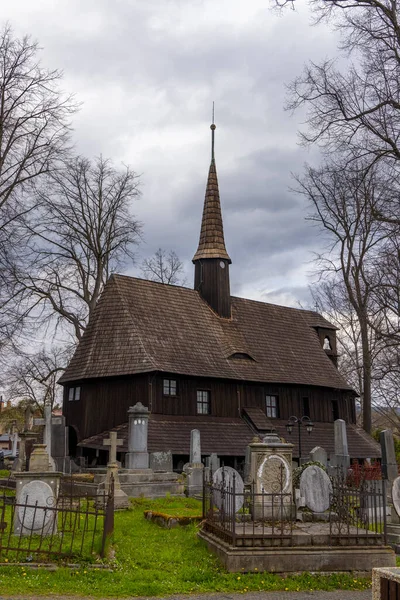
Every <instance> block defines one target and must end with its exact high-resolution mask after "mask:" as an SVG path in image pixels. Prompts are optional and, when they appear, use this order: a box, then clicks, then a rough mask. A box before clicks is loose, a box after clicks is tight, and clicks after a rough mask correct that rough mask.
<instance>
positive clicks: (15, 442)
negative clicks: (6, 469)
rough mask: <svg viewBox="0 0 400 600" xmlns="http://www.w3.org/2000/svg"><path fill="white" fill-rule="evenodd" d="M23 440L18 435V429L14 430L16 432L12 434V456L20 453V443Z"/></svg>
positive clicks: (14, 456)
mask: <svg viewBox="0 0 400 600" xmlns="http://www.w3.org/2000/svg"><path fill="white" fill-rule="evenodd" d="M20 441H21V438H20V437H19V435H18V431H14V433H13V434H12V435H11V442H12V446H11V456H12V458H16V457H17V454H18V443H19V442H20Z"/></svg>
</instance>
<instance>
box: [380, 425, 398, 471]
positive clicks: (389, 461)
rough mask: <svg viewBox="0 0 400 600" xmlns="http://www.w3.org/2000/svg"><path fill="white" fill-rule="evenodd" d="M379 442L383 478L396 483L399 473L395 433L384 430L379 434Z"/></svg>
mask: <svg viewBox="0 0 400 600" xmlns="http://www.w3.org/2000/svg"><path fill="white" fill-rule="evenodd" d="M379 441H380V444H381V449H382V471H383V477H384V478H385V479H388V480H389V481H394V480H395V479H396V478H397V476H398V474H399V472H398V466H397V461H396V453H395V450H394V440H393V432H392V430H391V429H384V430H383V431H381V432H380V434H379Z"/></svg>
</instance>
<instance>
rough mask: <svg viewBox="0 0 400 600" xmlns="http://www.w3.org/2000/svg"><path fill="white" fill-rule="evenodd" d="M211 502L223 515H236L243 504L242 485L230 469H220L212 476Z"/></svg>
mask: <svg viewBox="0 0 400 600" xmlns="http://www.w3.org/2000/svg"><path fill="white" fill-rule="evenodd" d="M213 501H214V504H215V505H216V506H217V508H218V509H219V510H220V511H224V513H225V514H234V513H237V512H238V511H239V510H240V509H241V508H242V506H243V503H244V483H243V479H242V478H241V477H240V475H239V473H238V472H237V471H235V469H233V468H232V467H220V468H219V469H218V470H217V471H216V472H215V473H214V475H213Z"/></svg>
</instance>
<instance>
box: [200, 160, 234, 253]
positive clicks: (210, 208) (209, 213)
mask: <svg viewBox="0 0 400 600" xmlns="http://www.w3.org/2000/svg"><path fill="white" fill-rule="evenodd" d="M201 258H224V259H226V260H228V261H229V262H231V259H230V258H229V255H228V253H227V251H226V248H225V240H224V227H223V223H222V214H221V202H220V199H219V190H218V178H217V169H216V167H215V160H214V159H213V160H212V161H211V165H210V170H209V172H208V180H207V187H206V195H205V199H204V208H203V218H202V222H201V230H200V240H199V247H198V248H197V252H196V254H195V255H194V257H193V261H195V260H198V259H201Z"/></svg>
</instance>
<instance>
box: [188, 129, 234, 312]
mask: <svg viewBox="0 0 400 600" xmlns="http://www.w3.org/2000/svg"><path fill="white" fill-rule="evenodd" d="M213 121H214V119H213ZM215 129H216V126H215V124H214V122H213V123H212V125H211V164H210V169H209V172H208V179H207V187H206V195H205V199H204V208H203V217H202V222H201V230H200V239H199V245H198V248H197V252H196V254H195V255H194V257H193V263H194V265H195V274H194V286H195V289H196V290H198V291H199V292H200V294H201V296H202V297H203V298H204V300H206V301H207V302H208V304H209V305H210V306H211V308H212V309H213V310H214V311H215V312H216V313H217V314H218V315H219V316H221V317H225V318H229V317H230V316H231V301H230V287H229V265H230V264H231V262H232V261H231V259H230V257H229V254H228V253H227V251H226V248H225V240H224V227H223V222H222V212H221V203H220V199H219V189H218V178H217V169H216V166H215V156H214V141H215V140H214V134H215Z"/></svg>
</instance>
